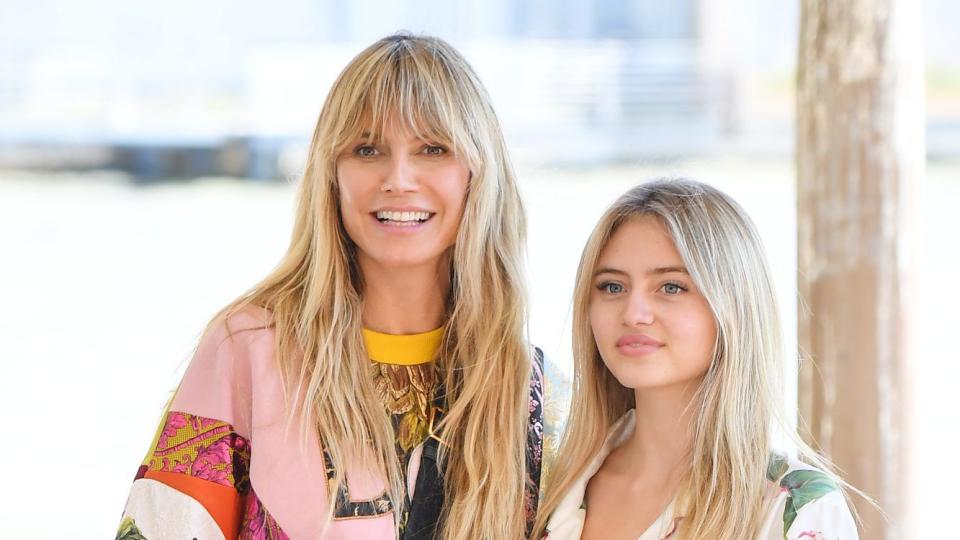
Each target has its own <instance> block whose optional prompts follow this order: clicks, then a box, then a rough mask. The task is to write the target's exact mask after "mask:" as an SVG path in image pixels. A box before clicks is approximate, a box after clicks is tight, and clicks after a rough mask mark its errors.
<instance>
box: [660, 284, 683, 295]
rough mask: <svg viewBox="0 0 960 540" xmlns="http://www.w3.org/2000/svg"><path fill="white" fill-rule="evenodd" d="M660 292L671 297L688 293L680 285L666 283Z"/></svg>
mask: <svg viewBox="0 0 960 540" xmlns="http://www.w3.org/2000/svg"><path fill="white" fill-rule="evenodd" d="M660 290H662V291H663V292H664V293H666V294H669V295H676V294H680V293H682V292H684V291H686V290H687V289H686V288H684V287H683V286H682V285H680V284H679V283H664V284H663V285H662V286H661V287H660Z"/></svg>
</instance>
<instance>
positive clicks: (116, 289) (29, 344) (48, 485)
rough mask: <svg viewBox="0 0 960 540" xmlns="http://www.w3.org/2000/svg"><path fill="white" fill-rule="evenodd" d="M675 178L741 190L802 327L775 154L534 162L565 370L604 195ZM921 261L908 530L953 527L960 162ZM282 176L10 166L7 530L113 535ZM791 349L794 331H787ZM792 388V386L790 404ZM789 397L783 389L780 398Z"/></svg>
mask: <svg viewBox="0 0 960 540" xmlns="http://www.w3.org/2000/svg"><path fill="white" fill-rule="evenodd" d="M674 173H683V174H688V175H693V176H696V177H699V178H701V179H704V180H707V181H710V182H712V183H714V184H715V185H718V186H719V187H721V188H722V189H725V190H727V191H728V192H730V193H731V194H732V195H734V196H735V197H736V198H738V199H739V200H740V201H741V202H742V203H743V205H744V206H745V207H746V208H747V210H748V211H749V212H750V213H751V214H752V215H753V217H754V219H755V221H756V222H757V224H758V226H759V228H760V230H761V232H762V234H763V236H764V238H765V241H766V243H767V246H768V251H769V255H770V258H771V262H772V266H773V268H774V273H775V276H776V279H777V285H778V289H779V291H780V297H781V302H782V309H783V311H784V313H785V315H787V317H786V319H787V320H786V323H787V324H788V327H789V328H793V326H794V324H795V317H793V313H794V312H795V306H796V302H795V297H794V294H793V292H792V291H794V290H795V276H794V268H795V264H796V258H795V255H794V252H795V239H794V226H795V215H794V190H793V183H792V178H793V177H792V174H793V173H792V169H791V168H790V165H789V164H788V163H786V162H781V161H742V160H726V161H695V162H686V163H677V164H673V165H670V166H660V165H649V166H638V167H611V168H603V169H582V170H571V169H552V168H533V167H530V168H527V169H526V170H524V171H523V178H524V184H523V189H524V192H525V196H526V202H527V207H528V211H529V214H530V224H531V227H530V247H529V255H530V265H529V272H530V275H531V277H532V279H531V280H530V281H531V301H532V314H533V318H532V323H531V333H532V335H533V338H534V340H535V341H536V342H537V343H538V344H540V345H541V346H542V347H544V348H545V349H546V350H547V352H548V354H550V355H551V356H552V357H553V358H555V359H557V360H558V361H559V362H560V363H565V362H569V353H568V352H567V349H568V344H567V343H568V340H569V333H568V332H566V331H565V330H564V328H565V324H566V322H567V316H568V312H569V297H570V289H571V286H572V281H573V275H574V270H575V268H576V264H577V261H578V259H579V252H580V249H581V247H582V245H583V242H584V241H585V239H586V236H587V234H588V232H589V229H590V227H591V226H592V224H593V222H594V221H595V219H596V218H597V216H598V215H599V214H600V212H601V211H602V210H603V207H604V206H605V205H606V204H607V203H608V202H609V201H610V200H612V199H613V198H614V197H615V196H616V195H617V194H619V193H620V192H622V191H623V190H624V189H626V188H627V187H628V186H630V185H632V184H634V183H635V182H637V181H639V180H642V179H644V178H647V177H649V176H652V175H659V174H674ZM928 177H929V180H928V182H927V183H926V185H925V197H924V203H923V218H922V219H923V225H924V234H923V239H924V241H923V244H922V246H921V247H922V251H921V260H920V264H919V267H920V269H921V274H920V280H919V282H920V285H921V288H920V291H919V300H918V301H919V305H920V306H921V309H919V317H920V318H919V321H918V322H919V328H920V336H919V337H920V339H919V349H918V357H917V362H916V371H915V376H916V379H915V381H916V384H917V392H916V395H917V410H916V415H915V418H916V419H917V432H916V437H917V454H916V464H917V469H916V470H917V475H916V477H917V483H918V486H919V488H920V491H919V493H920V494H919V495H918V498H917V503H918V506H920V507H921V512H920V514H919V515H918V517H919V518H920V519H919V523H918V531H917V534H916V536H915V538H942V537H943V536H944V532H943V531H946V530H947V529H946V527H947V526H948V525H949V521H948V520H949V519H950V516H952V513H951V512H952V511H953V508H952V505H951V504H950V501H951V498H950V497H952V495H953V486H956V485H958V484H960V471H958V470H957V469H956V468H954V467H946V466H943V465H941V463H942V462H943V461H944V460H945V458H946V456H949V455H951V454H952V453H953V452H955V451H956V449H957V444H958V442H960V433H958V428H957V426H960V413H958V412H957V408H956V406H955V400H954V399H953V396H955V395H956V392H955V390H954V387H955V381H957V380H958V379H960V355H958V354H957V352H956V347H955V346H954V345H953V343H952V342H951V341H950V340H949V339H948V336H949V335H950V334H951V332H953V333H955V328H954V326H955V324H956V322H957V321H958V320H960V318H958V317H957V316H956V311H957V306H958V305H960V287H958V286H957V284H956V277H955V276H956V274H957V271H958V270H960V249H958V245H957V240H956V236H957V232H958V231H960V213H958V212H957V210H956V206H957V205H958V203H960V164H958V163H954V164H933V165H931V167H930V168H929V170H928ZM292 202H293V199H292V189H291V187H290V185H284V184H256V183H244V182H239V181H235V180H231V179H204V180H201V181H196V182H191V183H179V184H166V185H161V186H156V187H147V188H143V187H140V188H138V187H134V186H132V185H130V184H129V183H128V182H126V181H125V179H124V178H123V177H122V176H117V175H113V174H109V173H98V174H58V175H41V174H37V173H17V172H0V261H2V262H0V298H2V299H3V304H4V307H5V309H3V310H0V406H2V410H3V411H5V413H6V414H5V425H4V429H3V432H4V434H5V444H3V445H0V462H2V463H4V465H5V466H4V473H3V475H2V477H3V479H4V481H3V490H2V491H0V507H2V508H3V509H4V512H3V514H4V515H5V516H9V517H8V518H6V519H3V520H0V537H3V538H26V537H29V538H38V539H39V538H51V539H52V538H62V537H64V533H63V531H65V530H69V531H71V534H69V536H71V537H76V538H108V537H110V536H111V535H113V534H114V530H115V526H116V523H117V521H118V518H119V515H120V511H121V509H122V507H123V502H124V500H125V496H126V492H127V489H128V487H129V484H130V481H131V479H132V477H133V474H134V472H135V471H136V468H137V465H138V461H139V459H140V458H141V457H142V455H143V453H144V452H145V451H146V449H147V448H146V446H147V444H148V442H149V441H150V438H151V436H152V433H153V429H154V427H155V422H156V421H157V419H158V415H159V413H160V409H161V407H162V405H163V403H164V400H165V399H166V397H167V395H168V392H169V391H170V390H171V389H172V388H173V387H174V386H175V385H176V382H177V380H178V379H179V376H180V373H181V372H182V369H183V367H184V365H185V362H186V361H187V359H188V358H189V355H190V352H191V349H192V347H193V345H194V344H195V340H196V338H197V337H198V334H199V332H200V330H201V329H202V328H203V326H204V324H205V322H206V319H207V318H208V317H209V316H210V315H212V314H213V313H214V312H215V311H216V310H217V308H218V307H220V306H221V305H223V304H224V303H226V302H227V301H229V300H230V299H232V298H233V297H234V296H236V295H237V294H239V293H240V292H242V291H243V290H244V288H246V287H247V286H249V285H251V284H252V283H254V282H255V281H256V280H257V279H258V278H259V277H261V276H262V275H263V274H264V273H266V272H267V271H268V270H269V269H270V268H271V266H272V264H273V263H274V262H276V261H277V260H278V258H279V256H280V255H281V253H282V252H283V250H284V247H285V243H286V241H287V235H288V229H289V226H290V222H291V214H292ZM790 340H791V342H794V341H795V336H794V335H793V333H791V334H790ZM790 397H792V396H790ZM788 398H789V397H788Z"/></svg>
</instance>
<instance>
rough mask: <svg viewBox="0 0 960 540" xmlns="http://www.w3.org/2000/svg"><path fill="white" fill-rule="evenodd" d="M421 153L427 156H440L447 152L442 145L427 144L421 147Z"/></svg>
mask: <svg viewBox="0 0 960 540" xmlns="http://www.w3.org/2000/svg"><path fill="white" fill-rule="evenodd" d="M423 153H424V154H427V155H428V156H442V155H443V154H446V153H447V149H446V148H444V147H442V146H436V145H432V144H428V145H427V146H425V147H424V148H423Z"/></svg>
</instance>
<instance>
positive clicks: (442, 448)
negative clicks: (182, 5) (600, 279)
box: [117, 35, 551, 540]
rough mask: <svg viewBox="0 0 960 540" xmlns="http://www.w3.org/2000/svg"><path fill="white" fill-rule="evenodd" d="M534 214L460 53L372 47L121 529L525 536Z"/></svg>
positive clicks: (532, 455)
mask: <svg viewBox="0 0 960 540" xmlns="http://www.w3.org/2000/svg"><path fill="white" fill-rule="evenodd" d="M524 224H525V220H524V213H523V209H522V206H521V202H520V198H519V196H518V193H517V186H516V182H515V178H514V173H513V171H512V169H511V165H510V162H509V159H508V156H507V152H506V149H505V146H504V141H503V137H502V135H501V132H500V128H499V124H498V121H497V118H496V116H495V115H494V112H493V109H492V108H491V106H490V101H489V98H488V96H487V94H486V92H485V90H484V89H483V87H482V85H481V84H480V82H479V81H478V80H477V77H476V75H475V74H474V72H473V71H472V70H471V68H470V67H469V66H468V65H467V63H466V62H465V61H464V60H463V58H462V57H461V56H460V55H459V54H458V53H457V52H456V51H455V50H454V49H452V48H451V47H450V46H449V45H447V44H446V43H444V42H443V41H440V40H437V39H434V38H426V37H413V36H409V35H395V36H390V37H387V38H384V39H382V40H380V41H378V42H377V43H375V44H373V45H372V46H370V47H369V48H368V49H366V50H365V51H363V52H361V53H360V54H359V55H358V56H357V57H356V58H354V59H353V60H352V61H351V62H350V64H349V65H348V66H347V67H346V68H345V69H344V71H343V73H342V74H341V75H340V77H339V78H338V79H337V81H336V82H335V83H334V85H333V87H332V89H331V90H330V93H329V95H328V97H327V99H326V102H325V104H324V106H323V109H322V111H321V113H320V117H319V120H318V122H317V126H316V129H315V132H314V135H313V140H312V143H311V146H310V151H309V159H308V163H307V167H306V171H305V174H304V176H303V178H302V181H301V184H300V188H299V206H298V209H297V214H296V221H295V225H294V230H293V235H292V239H291V242H290V247H289V249H288V251H287V253H286V255H285V256H284V258H283V259H282V261H281V262H280V264H279V265H278V267H277V268H276V270H275V271H274V272H273V273H272V274H271V275H269V276H268V277H267V278H266V279H264V280H263V281H262V282H261V283H260V284H258V285H256V286H255V287H254V288H253V289H251V290H250V291H249V292H248V293H247V294H245V295H244V296H243V297H241V298H239V299H238V300H236V301H235V302H233V303H232V304H231V305H229V306H228V307H226V308H225V309H224V310H223V311H222V312H221V313H220V314H219V315H218V316H217V317H215V318H214V320H213V321H212V323H211V324H210V326H209V327H208V329H207V331H206V333H205V334H204V337H203V338H202V340H201V342H200V344H199V346H198V349H197V351H196V354H195V356H194V358H193V360H192V362H191V364H190V366H189V368H188V370H187V372H186V374H185V376H184V379H183V381H182V383H181V384H180V386H179V388H178V390H177V392H176V394H175V396H174V397H173V400H172V402H171V404H170V406H169V409H168V412H167V413H166V416H165V418H164V421H163V422H162V424H161V426H160V429H159V430H158V433H157V438H156V440H155V441H154V443H153V445H152V447H151V451H150V453H149V454H148V456H147V459H146V460H145V461H144V463H143V465H142V466H141V467H140V471H139V473H138V474H137V479H136V480H135V482H134V484H133V488H132V492H131V495H130V497H129V500H128V502H127V505H126V509H125V512H124V518H123V521H122V524H121V529H120V532H119V533H118V535H117V538H125V539H135V538H136V539H140V538H147V539H149V540H160V539H164V538H171V539H174V538H175V539H183V538H198V539H200V540H206V539H208V538H226V539H234V538H242V539H248V538H249V539H278V538H292V539H301V538H302V539H318V538H325V539H348V538H350V539H356V538H364V539H392V538H395V537H400V538H434V537H436V538H442V539H451V540H452V539H478V538H486V539H510V540H513V539H516V538H521V537H523V536H524V535H525V534H526V533H527V532H529V528H530V527H532V525H533V517H534V515H535V513H536V509H537V501H538V484H539V478H540V469H541V460H542V450H543V433H544V430H545V429H546V430H548V431H549V429H551V428H550V427H549V426H544V425H543V407H542V405H543V370H542V355H541V354H540V353H539V351H537V352H535V351H534V349H533V348H532V347H531V346H530V345H529V344H528V343H527V341H526V339H525V325H526V307H525V295H524V294H525V291H524V288H523V285H522V277H523V272H522V250H523V245H524V234H525V226H524Z"/></svg>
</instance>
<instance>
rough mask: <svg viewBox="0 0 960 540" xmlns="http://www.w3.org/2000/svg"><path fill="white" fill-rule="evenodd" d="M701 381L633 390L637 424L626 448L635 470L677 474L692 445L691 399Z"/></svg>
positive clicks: (693, 409)
mask: <svg viewBox="0 0 960 540" xmlns="http://www.w3.org/2000/svg"><path fill="white" fill-rule="evenodd" d="M699 387H700V381H699V380H698V381H691V382H689V383H686V384H684V385H680V386H669V387H663V388H653V389H650V388H645V389H638V390H634V398H635V399H636V404H637V407H636V411H635V413H634V414H635V415H636V426H635V428H634V431H633V435H632V436H631V437H630V440H629V441H627V442H626V443H625V445H626V446H627V448H626V450H627V452H628V453H629V455H630V459H631V461H634V463H635V466H636V467H637V468H638V469H637V470H658V469H659V470H661V471H672V472H673V473H677V474H676V475H674V474H672V475H671V476H678V475H679V473H680V472H682V470H683V468H684V467H685V466H686V465H685V464H686V459H687V457H688V455H689V452H690V449H691V448H692V446H693V422H694V420H695V418H696V415H697V406H696V403H695V402H694V399H695V394H696V391H697V389H698V388H699Z"/></svg>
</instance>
